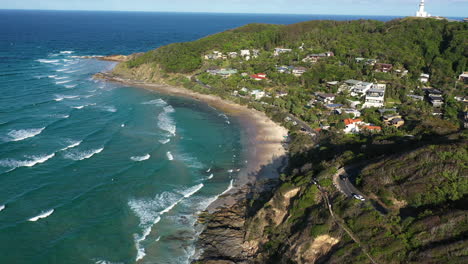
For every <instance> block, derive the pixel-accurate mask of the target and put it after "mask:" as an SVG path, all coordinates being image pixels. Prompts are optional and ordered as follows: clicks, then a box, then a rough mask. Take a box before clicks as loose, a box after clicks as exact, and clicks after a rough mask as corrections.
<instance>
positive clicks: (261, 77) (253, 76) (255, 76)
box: [250, 73, 266, 79]
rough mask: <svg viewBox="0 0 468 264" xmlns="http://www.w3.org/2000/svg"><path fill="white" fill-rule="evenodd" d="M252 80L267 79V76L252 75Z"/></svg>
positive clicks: (260, 74)
mask: <svg viewBox="0 0 468 264" xmlns="http://www.w3.org/2000/svg"><path fill="white" fill-rule="evenodd" d="M250 77H251V78H253V79H266V74H263V75H262V73H259V74H252V75H250Z"/></svg>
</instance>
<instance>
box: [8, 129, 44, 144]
mask: <svg viewBox="0 0 468 264" xmlns="http://www.w3.org/2000/svg"><path fill="white" fill-rule="evenodd" d="M44 129H45V127H42V128H33V129H20V130H11V131H10V132H8V136H9V137H11V138H12V139H11V140H10V141H21V140H24V139H27V138H32V137H35V136H37V135H39V134H41V133H42V131H43V130H44Z"/></svg>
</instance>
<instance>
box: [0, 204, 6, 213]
mask: <svg viewBox="0 0 468 264" xmlns="http://www.w3.org/2000/svg"><path fill="white" fill-rule="evenodd" d="M4 209H5V205H4V204H2V205H0V212H1V211H3V210H4Z"/></svg>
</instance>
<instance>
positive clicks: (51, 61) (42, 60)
mask: <svg viewBox="0 0 468 264" xmlns="http://www.w3.org/2000/svg"><path fill="white" fill-rule="evenodd" d="M37 62H40V63H57V62H59V60H46V59H40V60H37Z"/></svg>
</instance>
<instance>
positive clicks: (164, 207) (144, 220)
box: [128, 184, 204, 261]
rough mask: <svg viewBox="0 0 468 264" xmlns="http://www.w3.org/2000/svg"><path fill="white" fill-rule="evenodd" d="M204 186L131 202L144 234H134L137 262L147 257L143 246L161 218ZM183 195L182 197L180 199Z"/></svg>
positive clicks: (130, 204) (130, 205)
mask: <svg viewBox="0 0 468 264" xmlns="http://www.w3.org/2000/svg"><path fill="white" fill-rule="evenodd" d="M203 186H204V185H203V184H198V185H196V186H193V187H191V188H188V189H186V190H184V191H182V192H179V193H178V195H177V194H175V193H168V192H164V193H162V194H160V195H156V197H155V198H154V199H141V200H131V201H129V202H128V205H129V207H130V208H131V209H132V211H133V212H134V213H135V214H136V216H137V217H138V218H139V219H140V227H141V228H142V230H143V232H142V234H141V235H140V234H134V239H135V247H136V249H137V256H136V261H139V260H141V259H143V258H144V257H145V256H146V252H145V248H144V247H143V246H142V245H141V243H142V242H143V241H145V240H146V238H147V237H148V236H149V235H150V234H151V230H152V228H153V226H154V225H155V224H157V223H159V221H161V216H162V215H164V214H166V213H168V212H170V211H171V210H172V209H173V208H174V207H176V206H177V205H178V204H179V203H180V202H182V201H183V200H184V199H187V198H189V197H191V196H192V195H194V194H195V193H197V192H198V191H199V190H201V189H202V188H203ZM180 195H182V197H180Z"/></svg>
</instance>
